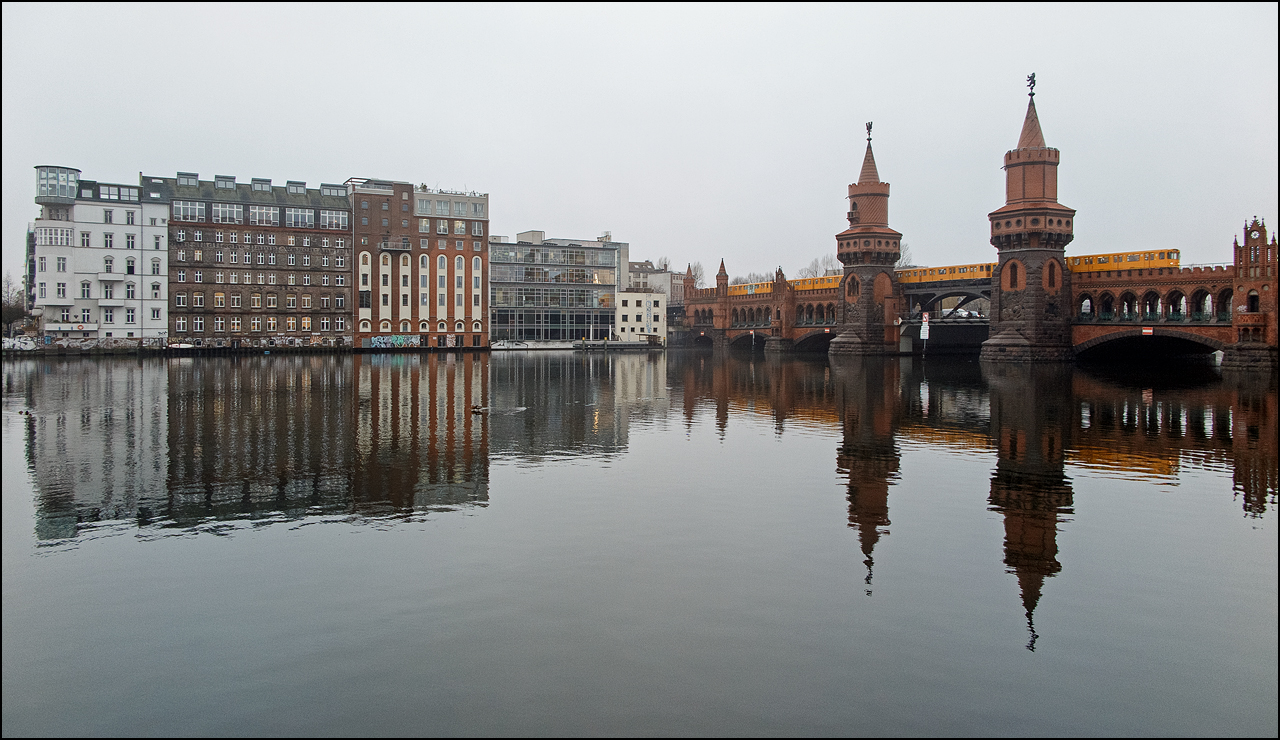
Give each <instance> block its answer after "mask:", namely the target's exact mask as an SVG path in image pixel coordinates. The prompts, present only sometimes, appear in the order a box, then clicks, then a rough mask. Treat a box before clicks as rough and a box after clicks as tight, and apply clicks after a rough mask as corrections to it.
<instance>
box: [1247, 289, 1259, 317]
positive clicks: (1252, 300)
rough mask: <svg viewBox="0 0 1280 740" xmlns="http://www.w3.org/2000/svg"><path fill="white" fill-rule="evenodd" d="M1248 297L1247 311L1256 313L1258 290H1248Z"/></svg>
mask: <svg viewBox="0 0 1280 740" xmlns="http://www.w3.org/2000/svg"><path fill="white" fill-rule="evenodd" d="M1248 299H1249V302H1248V309H1249V313H1257V312H1258V309H1259V302H1258V291H1256V290H1251V291H1249V296H1248Z"/></svg>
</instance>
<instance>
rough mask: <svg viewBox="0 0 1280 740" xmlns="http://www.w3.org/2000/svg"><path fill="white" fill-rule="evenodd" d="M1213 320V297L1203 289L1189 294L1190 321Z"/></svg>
mask: <svg viewBox="0 0 1280 740" xmlns="http://www.w3.org/2000/svg"><path fill="white" fill-rule="evenodd" d="M1211 318H1213V296H1212V295H1210V294H1209V291H1207V290H1205V289H1204V288H1199V289H1197V290H1196V291H1195V292H1193V293H1192V294H1191V320H1192V321H1208V320H1209V319H1211Z"/></svg>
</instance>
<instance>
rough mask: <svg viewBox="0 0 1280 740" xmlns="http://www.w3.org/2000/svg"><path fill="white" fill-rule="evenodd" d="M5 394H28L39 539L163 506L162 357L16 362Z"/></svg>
mask: <svg viewBox="0 0 1280 740" xmlns="http://www.w3.org/2000/svg"><path fill="white" fill-rule="evenodd" d="M4 375H5V394H6V395H7V396H10V397H13V396H14V395H20V396H23V397H24V398H25V401H26V405H27V407H28V408H29V409H31V410H32V413H31V416H29V417H26V421H27V459H28V461H29V464H30V466H31V470H32V473H33V475H34V478H35V485H36V538H37V539H40V540H51V539H63V538H68V537H75V536H77V534H79V533H80V531H81V530H82V529H83V528H84V527H86V526H92V524H93V523H95V522H102V521H110V520H120V519H132V518H133V517H134V516H135V515H138V516H139V517H141V516H143V515H142V514H140V513H139V512H145V511H147V510H148V509H149V508H151V507H154V506H157V505H159V504H162V503H163V501H164V497H165V475H166V469H167V467H168V463H167V458H168V444H167V439H166V437H167V426H168V410H167V408H166V400H165V399H166V396H167V394H168V389H169V385H168V376H167V373H166V372H165V365H164V362H163V361H161V360H145V361H136V360H101V361H98V360H65V361H64V360H54V359H41V360H16V361H9V360H8V359H7V358H6V361H5V364H4Z"/></svg>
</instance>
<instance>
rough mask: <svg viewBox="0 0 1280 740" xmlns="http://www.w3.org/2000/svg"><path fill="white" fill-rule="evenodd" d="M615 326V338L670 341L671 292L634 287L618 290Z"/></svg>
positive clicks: (664, 343)
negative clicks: (668, 316)
mask: <svg viewBox="0 0 1280 740" xmlns="http://www.w3.org/2000/svg"><path fill="white" fill-rule="evenodd" d="M613 326H614V329H615V332H616V334H615V338H616V339H619V340H621V341H624V342H643V341H652V338H653V337H657V341H660V342H661V343H662V344H663V345H666V343H667V295H666V294H665V293H655V292H653V290H652V289H642V288H633V289H631V290H626V291H620V292H619V293H618V308H617V313H616V316H615V318H614V322H613Z"/></svg>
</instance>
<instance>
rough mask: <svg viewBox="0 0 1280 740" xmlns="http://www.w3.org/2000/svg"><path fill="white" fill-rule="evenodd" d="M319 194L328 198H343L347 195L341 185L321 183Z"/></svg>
mask: <svg viewBox="0 0 1280 740" xmlns="http://www.w3.org/2000/svg"><path fill="white" fill-rule="evenodd" d="M320 194H321V195H324V196H328V197H330V198H345V197H347V189H346V187H344V186H342V185H325V184H324V183H321V184H320Z"/></svg>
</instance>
